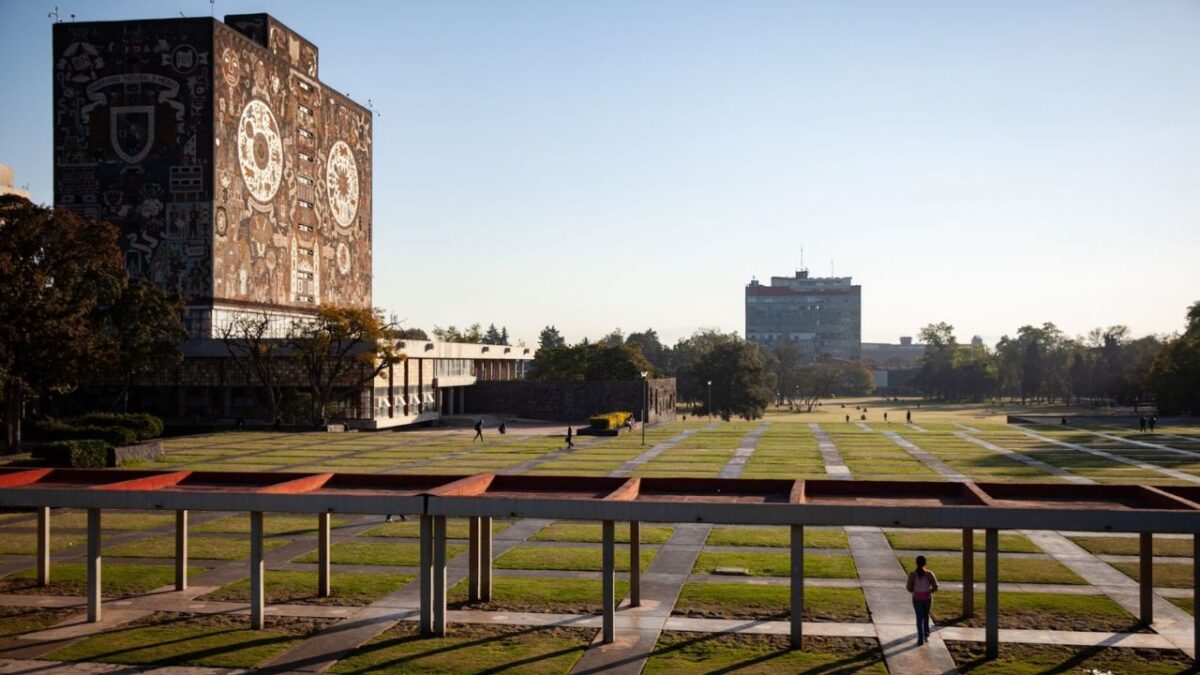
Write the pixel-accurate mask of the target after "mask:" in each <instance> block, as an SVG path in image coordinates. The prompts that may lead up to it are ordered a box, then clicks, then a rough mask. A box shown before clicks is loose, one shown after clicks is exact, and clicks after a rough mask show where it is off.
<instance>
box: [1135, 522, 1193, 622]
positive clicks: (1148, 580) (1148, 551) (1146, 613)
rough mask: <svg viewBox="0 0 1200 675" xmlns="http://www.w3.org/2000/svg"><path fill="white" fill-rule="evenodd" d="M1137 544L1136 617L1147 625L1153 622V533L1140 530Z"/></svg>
mask: <svg viewBox="0 0 1200 675" xmlns="http://www.w3.org/2000/svg"><path fill="white" fill-rule="evenodd" d="M1138 544H1139V546H1138V571H1139V574H1138V577H1139V581H1138V587H1139V588H1138V590H1139V591H1140V592H1139V596H1140V599H1141V610H1142V611H1141V616H1139V617H1138V618H1139V619H1141V621H1142V623H1144V624H1146V625H1147V626H1149V625H1150V624H1152V623H1154V534H1153V533H1152V532H1142V533H1141V535H1139V537H1138ZM1197 564H1200V561H1197Z"/></svg>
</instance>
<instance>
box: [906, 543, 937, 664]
mask: <svg viewBox="0 0 1200 675" xmlns="http://www.w3.org/2000/svg"><path fill="white" fill-rule="evenodd" d="M906 588H907V589H908V592H909V593H912V603H913V611H914V612H915V613H916V615H917V644H918V645H923V644H925V641H926V640H928V639H929V611H930V609H932V607H933V594H934V593H936V592H937V589H938V582H937V577H936V576H934V574H933V572H930V571H929V570H927V569H925V556H923V555H919V556H917V569H915V570H913V571H912V572H911V573H910V574H909V575H908V585H907V586H906Z"/></svg>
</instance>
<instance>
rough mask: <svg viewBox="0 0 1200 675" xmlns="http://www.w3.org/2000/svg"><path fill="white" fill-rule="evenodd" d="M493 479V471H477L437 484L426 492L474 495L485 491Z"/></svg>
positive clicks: (464, 495) (443, 495)
mask: <svg viewBox="0 0 1200 675" xmlns="http://www.w3.org/2000/svg"><path fill="white" fill-rule="evenodd" d="M495 479H496V474H494V473H477V474H475V475H474V476H467V477H466V478H460V479H458V480H456V481H454V482H453V483H446V484H445V485H439V486H437V487H435V488H433V489H432V490H430V491H429V492H427V493H426V494H430V495H435V496H438V497H474V496H475V495H481V494H483V493H484V492H487V489H488V488H489V487H491V485H492V481H493V480H495Z"/></svg>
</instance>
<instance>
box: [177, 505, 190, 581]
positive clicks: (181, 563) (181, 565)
mask: <svg viewBox="0 0 1200 675" xmlns="http://www.w3.org/2000/svg"><path fill="white" fill-rule="evenodd" d="M187 586H188V512H187V510H186V509H181V510H179V511H176V512H175V590H177V591H186V590H187Z"/></svg>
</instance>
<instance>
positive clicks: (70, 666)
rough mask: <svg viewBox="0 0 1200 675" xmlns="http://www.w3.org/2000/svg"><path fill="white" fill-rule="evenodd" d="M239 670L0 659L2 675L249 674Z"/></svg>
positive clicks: (246, 671)
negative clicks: (8, 674) (108, 674)
mask: <svg viewBox="0 0 1200 675" xmlns="http://www.w3.org/2000/svg"><path fill="white" fill-rule="evenodd" d="M248 672H250V671H248V670H242V669H239V668H202V667H200V666H165V667H162V668H153V667H151V668H141V667H137V666H124V665H120V664H117V663H86V662H84V663H72V662H68V661H33V660H27V659H0V673H39V674H41V675H71V674H74V673H154V675H234V674H236V673H248Z"/></svg>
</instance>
